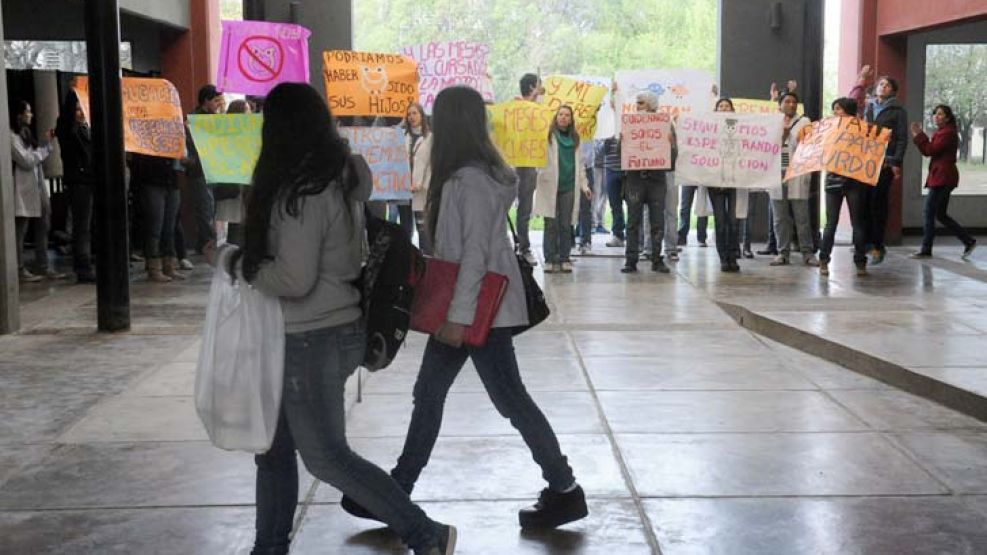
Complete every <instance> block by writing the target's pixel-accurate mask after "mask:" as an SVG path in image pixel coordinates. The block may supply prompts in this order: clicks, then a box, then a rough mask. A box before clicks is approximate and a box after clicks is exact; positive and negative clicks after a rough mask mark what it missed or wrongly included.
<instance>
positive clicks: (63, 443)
mask: <svg viewBox="0 0 987 555" xmlns="http://www.w3.org/2000/svg"><path fill="white" fill-rule="evenodd" d="M597 237H600V236H597ZM978 254H979V253H978ZM837 261H838V262H840V263H842V262H847V265H849V262H848V261H847V260H844V259H843V257H842V255H838V258H837ZM620 263H621V260H620V259H619V258H605V257H593V258H589V257H587V258H581V259H579V260H578V261H577V262H576V271H575V273H574V274H572V275H571V276H569V275H551V276H544V277H545V278H547V279H546V291H547V292H548V296H549V299H550V302H551V303H552V305H553V306H554V308H555V311H554V313H553V316H552V318H551V320H550V321H549V322H548V323H546V324H545V325H543V326H542V327H541V328H540V329H537V330H534V331H531V332H529V333H527V334H525V335H522V336H520V337H519V338H518V340H517V344H516V350H517V353H518V358H519V363H520V367H521V370H522V374H523V377H524V379H525V381H526V383H527V384H528V386H529V389H530V390H531V392H532V396H533V397H534V398H535V399H536V400H537V401H538V402H539V404H540V405H541V406H542V408H543V410H544V412H545V413H546V415H547V416H548V418H549V420H550V421H551V422H552V424H553V426H554V427H555V429H556V431H557V432H558V435H559V440H560V443H561V445H562V448H563V450H564V451H565V453H566V454H567V455H568V457H569V461H570V463H571V465H572V466H573V468H574V469H575V472H576V474H577V478H578V479H579V481H580V483H581V484H582V485H583V487H584V489H585V490H586V492H587V495H588V497H589V505H590V516H589V517H588V518H587V519H585V520H583V521H580V522H577V523H574V524H572V525H569V526H566V527H564V528H562V529H560V530H555V531H548V532H539V533H523V532H521V531H520V529H519V528H518V526H517V515H516V511H517V509H518V508H520V507H522V506H524V505H526V504H528V503H530V502H531V500H532V499H533V498H534V497H535V496H537V494H538V491H539V490H540V489H541V488H542V487H543V486H544V484H543V482H542V479H541V477H540V471H539V469H538V467H537V466H536V465H535V464H534V462H532V460H531V455H530V452H529V451H528V449H527V447H526V446H525V444H524V442H523V441H522V440H521V438H520V437H519V436H518V434H517V433H516V432H515V431H514V430H513V429H512V428H511V427H510V425H509V424H508V422H507V421H506V420H505V419H503V418H502V417H501V416H500V415H499V414H498V413H497V412H496V410H495V409H494V408H493V406H492V404H491V403H490V401H489V399H488V398H487V396H486V394H485V392H484V390H483V386H482V384H481V383H480V381H479V379H478V378H477V376H476V372H475V370H473V368H472V366H471V365H470V364H467V365H466V367H465V368H464V369H463V371H462V373H461V375H460V376H459V378H458V381H457V383H456V385H455V386H454V387H453V389H452V391H451V393H450V395H449V398H448V401H447V404H446V413H445V419H444V425H443V429H442V433H441V436H440V438H439V441H438V444H437V445H436V448H435V451H434V452H433V454H432V458H431V462H430V464H429V466H428V467H427V468H426V470H425V472H424V474H423V475H422V477H421V479H420V481H419V482H418V484H417V485H416V488H415V492H414V495H413V496H412V497H413V499H414V500H416V501H417V502H420V503H421V505H422V507H423V508H424V509H425V510H426V511H427V512H428V513H429V514H430V515H432V516H433V517H434V518H436V519H439V520H443V521H448V522H451V523H454V524H456V525H457V526H458V527H459V530H460V537H461V540H460V544H459V549H458V550H457V553H466V554H524V555H527V554H531V555H536V554H553V555H554V554H568V553H572V554H605V555H635V554H639V553H640V554H649V553H652V554H654V553H662V554H673V555H674V554H699V553H702V554H707V553H708V554H746V553H750V554H813V555H814V554H819V553H824V554H841V555H842V554H847V553H861V554H879V555H880V554H899V553H908V554H912V553H920V554H924V553H928V554H933V553H935V554H941V553H949V554H953V553H968V554H975V553H984V552H987V463H985V462H984V461H987V425H985V424H984V423H983V422H980V421H977V420H974V419H972V418H969V417H966V416H963V415H960V414H958V413H955V412H953V411H950V410H948V409H945V408H942V407H941V406H938V405H935V404H933V403H931V402H928V401H925V400H923V399H920V398H917V397H913V396H911V395H908V394H905V393H902V392H899V391H897V390H894V389H893V388H890V387H889V386H887V385H885V384H882V383H880V382H877V381H874V380H871V379H869V378H866V377H863V376H861V375H858V374H856V373H853V372H851V371H849V370H846V369H844V368H842V367H839V366H836V365H834V364H831V363H829V362H826V361H823V360H821V359H818V358H814V357H812V356H809V355H806V354H803V353H801V352H799V351H797V350H794V349H791V348H789V347H786V346H784V345H781V344H778V343H775V342H773V341H770V340H767V339H764V338H761V337H757V336H755V335H753V334H751V333H750V332H748V331H747V330H745V329H743V328H741V327H740V326H739V325H737V324H736V323H734V321H733V320H732V319H730V318H729V317H727V316H726V314H725V313H724V312H723V311H722V310H720V309H719V308H718V307H717V306H716V304H715V302H714V301H715V300H717V299H722V298H725V297H727V298H730V299H732V300H738V299H746V300H749V301H751V302H753V301H757V302H759V303H761V305H760V306H761V307H762V308H764V309H765V310H770V311H772V312H775V313H777V314H780V315H782V316H783V317H785V318H789V319H790V321H791V322H798V324H799V325H800V326H805V327H806V328H807V329H811V330H814V331H816V332H818V333H822V334H839V333H843V334H846V336H847V338H848V340H849V339H850V338H856V339H859V341H860V342H861V343H860V345H861V348H866V349H870V350H873V351H874V352H882V353H883V352H894V353H899V354H901V353H904V354H901V356H907V357H910V358H911V359H912V361H913V362H914V361H916V360H923V361H925V362H928V363H929V364H939V365H941V364H945V363H948V366H946V367H942V368H940V369H939V370H940V371H942V372H950V373H952V374H954V375H956V376H961V375H965V376H966V378H965V379H967V380H968V381H973V382H977V381H978V375H977V374H976V373H975V369H976V368H977V366H976V365H977V364H979V362H978V361H979V360H980V358H979V357H981V356H982V354H981V353H982V352H983V348H982V344H983V343H982V342H981V343H980V344H977V343H976V341H977V340H978V338H979V334H981V333H983V332H982V330H984V329H985V328H987V325H985V324H987V283H984V282H982V281H979V280H977V279H974V278H972V277H969V276H965V275H959V274H957V273H955V272H953V271H948V270H944V269H941V268H937V267H934V266H927V265H923V264H919V263H917V262H914V261H909V260H905V259H903V258H894V257H893V258H891V259H889V262H887V263H886V266H884V267H883V268H880V269H876V270H875V271H874V275H873V276H872V277H873V278H874V279H873V280H872V281H871V282H868V283H858V282H856V281H854V279H853V278H852V277H851V276H850V275H849V273H848V269H847V271H846V272H845V271H844V270H842V269H838V270H837V271H835V272H834V276H833V277H831V278H830V280H829V281H828V282H827V281H824V280H820V279H819V278H818V276H817V275H815V274H813V273H812V272H811V270H808V269H804V268H798V267H790V268H780V269H779V268H768V266H767V260H766V259H760V260H755V261H753V262H745V263H744V271H743V273H741V274H739V275H726V274H720V273H719V271H718V267H717V266H716V262H715V250H714V249H712V248H709V249H700V248H697V247H689V248H687V249H686V251H685V252H684V254H683V258H682V260H681V261H680V262H678V263H677V266H676V267H675V272H674V273H673V274H671V275H658V274H653V273H651V272H648V271H643V272H641V273H639V274H637V275H632V276H626V275H622V274H620V273H619V272H618V271H617V270H618V268H619V265H620ZM973 264H974V265H976V264H980V262H978V261H975V262H974V263H973ZM642 268H646V267H645V266H642ZM885 271H886V273H885ZM974 271H979V270H976V269H975V268H974ZM207 287H208V273H207V272H206V271H205V270H200V271H199V272H198V274H197V275H196V279H195V280H193V281H192V282H191V283H187V284H170V285H147V284H135V288H134V289H135V291H134V299H135V300H134V302H135V306H136V307H137V308H136V309H135V330H136V332H135V333H131V334H126V335H112V336H102V335H100V336H97V335H93V334H90V333H88V332H87V331H86V329H87V328H88V327H89V326H90V325H91V324H90V320H89V318H91V315H92V291H91V288H85V287H64V288H61V289H58V290H56V291H54V292H53V293H52V294H50V295H44V294H40V293H37V292H35V293H34V294H33V296H32V297H30V298H32V299H36V300H34V301H33V302H32V303H31V304H29V305H27V306H26V307H25V310H26V311H32V307H34V312H32V314H30V315H29V316H27V317H26V318H25V320H26V323H27V328H28V329H29V330H33V332H34V334H33V335H18V336H8V337H0V351H2V352H3V357H2V359H3V360H0V401H2V403H0V538H2V540H0V553H12V554H13V553H17V554H21V553H32V554H35V553H65V554H73V555H74V554H78V553H94V554H97V553H98V554H103V553H140V554H145V553H151V554H157V553H183V554H200V553H201V554H210V555H211V554H223V553H240V554H243V553H247V552H249V549H250V547H251V544H252V540H253V517H254V509H253V506H252V503H253V490H254V486H253V480H254V466H253V461H252V458H251V457H250V456H249V455H247V454H241V453H230V452H224V451H221V450H219V449H216V448H214V447H213V446H212V445H211V444H210V443H209V442H208V441H206V440H205V437H206V436H205V434H204V432H203V430H202V427H201V425H200V424H199V422H198V420H197V418H196V415H195V411H194V406H193V403H192V397H191V395H192V387H193V383H194V372H195V360H196V349H197V337H196V332H195V331H194V330H195V327H196V326H197V325H198V319H201V314H202V303H204V299H205V290H206V289H207ZM766 288H769V289H770V290H767V289H766ZM940 288H943V289H947V290H948V291H950V292H952V291H964V292H965V294H966V295H968V298H969V300H970V304H969V305H968V304H966V303H963V304H958V303H955V298H954V297H952V296H951V295H950V294H947V293H946V291H942V292H940ZM72 290H74V292H73V291H72ZM892 293H894V294H892ZM172 305H174V306H175V307H177V309H176V310H174V311H170V310H168V309H167V307H170V306H172ZM966 306H975V307H980V308H982V309H983V310H984V311H985V313H984V315H980V314H978V313H976V312H975V311H971V310H965V309H964V310H962V312H963V314H962V315H960V314H958V312H960V311H961V310H960V309H961V308H963V307H966ZM874 307H884V308H887V309H888V311H875V310H874ZM867 311H871V312H873V317H868V318H867V322H868V324H863V323H861V321H862V319H863V316H861V314H860V313H862V312H863V313H866V312H867ZM889 311H893V314H892V313H890V312H889ZM954 313H956V315H958V316H962V317H958V318H954V317H953V315H954ZM782 316H779V317H782ZM933 338H935V339H936V341H937V343H935V345H937V346H938V347H937V348H936V349H930V348H928V344H925V347H926V348H924V349H923V346H922V345H921V344H919V343H918V342H919V341H927V340H932V339H933ZM423 347H424V339H423V338H422V337H421V336H419V335H412V336H411V337H410V339H409V341H408V344H407V346H406V348H404V349H403V350H402V352H401V354H400V356H399V358H398V360H397V361H396V362H395V363H394V365H393V366H392V367H391V368H388V369H386V370H383V371H381V372H378V373H375V374H370V375H366V379H365V381H364V383H363V388H362V402H360V403H355V404H353V405H352V408H351V409H350V411H349V419H348V424H349V432H350V437H351V438H352V441H351V443H352V446H353V448H354V450H356V451H357V452H358V453H361V454H362V455H364V456H366V457H367V458H368V459H370V460H372V461H374V462H376V463H378V464H379V465H381V466H382V467H384V468H385V469H388V468H390V466H391V465H393V463H394V461H395V459H396V457H397V455H398V454H399V452H400V450H401V446H402V443H403V439H404V435H405V432H406V428H407V423H408V419H409V416H410V412H411V389H412V387H413V384H414V380H415V375H416V371H417V366H418V364H419V362H420V359H421V354H422V350H423ZM919 357H924V358H919ZM354 396H355V392H351V397H350V398H349V399H350V401H351V402H352V401H353V400H354ZM303 473H304V471H303ZM302 478H303V479H302V480H301V484H302V487H301V491H300V493H299V497H300V501H301V505H300V507H299V512H298V515H297V535H296V539H295V542H294V548H293V552H294V553H298V554H322V553H325V554H329V553H345V554H354V555H359V554H371V553H389V554H397V553H405V551H404V549H403V547H402V546H401V544H400V541H399V540H398V539H397V538H396V536H394V535H393V534H392V533H390V532H389V531H387V530H386V529H382V528H381V527H380V526H379V525H378V524H376V523H374V522H371V521H364V520H359V519H355V518H352V517H350V516H349V515H347V514H346V513H344V512H343V511H341V510H340V509H339V506H338V502H339V498H340V494H339V492H338V491H336V490H335V489H334V488H332V487H330V486H328V485H325V484H321V483H319V482H317V481H316V480H314V478H312V477H311V476H309V475H308V474H307V473H304V476H303V477H302Z"/></svg>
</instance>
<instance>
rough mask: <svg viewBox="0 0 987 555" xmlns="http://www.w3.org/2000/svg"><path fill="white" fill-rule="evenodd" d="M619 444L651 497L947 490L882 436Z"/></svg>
mask: <svg viewBox="0 0 987 555" xmlns="http://www.w3.org/2000/svg"><path fill="white" fill-rule="evenodd" d="M617 442H618V445H619V446H620V449H621V452H622V453H623V455H624V458H625V460H626V461H627V464H628V467H629V468H630V471H631V475H632V476H633V479H634V483H635V485H636V486H637V489H638V492H640V494H641V495H643V496H646V497H666V496H686V497H689V496H762V495H893V494H903V493H907V494H931V493H945V492H946V491H947V490H946V489H945V488H944V487H943V486H942V485H940V484H939V483H938V482H936V480H935V479H933V478H932V477H931V476H929V475H928V474H927V473H926V472H925V471H923V470H922V469H921V468H919V467H918V466H916V465H915V464H914V463H913V462H912V461H911V460H909V459H908V458H906V457H905V455H903V454H901V453H900V452H899V451H898V450H897V449H895V448H894V447H892V446H891V445H890V444H889V443H888V442H887V441H886V440H884V439H883V438H882V437H881V436H880V435H878V434H866V433H864V434H822V433H816V434H697V435H693V434H683V435H651V434H647V435H646V434H632V435H624V434H622V435H619V436H618V439H617Z"/></svg>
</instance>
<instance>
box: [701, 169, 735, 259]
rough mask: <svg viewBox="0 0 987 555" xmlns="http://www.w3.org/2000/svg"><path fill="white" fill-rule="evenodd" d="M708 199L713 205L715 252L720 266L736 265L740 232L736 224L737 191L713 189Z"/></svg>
mask: <svg viewBox="0 0 987 555" xmlns="http://www.w3.org/2000/svg"><path fill="white" fill-rule="evenodd" d="M708 190H709V199H710V201H711V202H712V204H713V223H714V224H715V225H716V252H717V254H719V255H720V264H730V263H736V262H737V259H739V258H740V230H739V227H738V223H737V217H736V214H737V190H736V189H725V188H718V187H713V188H710V189H708Z"/></svg>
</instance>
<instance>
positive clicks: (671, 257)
mask: <svg viewBox="0 0 987 555" xmlns="http://www.w3.org/2000/svg"><path fill="white" fill-rule="evenodd" d="M668 259H669V260H678V259H679V253H678V251H677V250H672V251H668Z"/></svg>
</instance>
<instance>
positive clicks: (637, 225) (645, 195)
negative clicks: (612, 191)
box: [620, 91, 675, 274]
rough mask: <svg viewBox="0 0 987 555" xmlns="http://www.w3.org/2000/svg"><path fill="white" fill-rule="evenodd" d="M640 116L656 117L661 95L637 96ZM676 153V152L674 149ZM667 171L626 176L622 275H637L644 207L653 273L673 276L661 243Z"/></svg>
mask: <svg viewBox="0 0 987 555" xmlns="http://www.w3.org/2000/svg"><path fill="white" fill-rule="evenodd" d="M637 111H638V113H655V112H657V111H658V95H656V94H655V93H653V92H648V91H646V92H641V93H638V95H637ZM672 150H674V149H672ZM674 156H675V154H674V152H672V153H671V156H669V160H668V161H669V163H670V164H671V163H672V159H674ZM667 173H668V172H667V171H665V170H634V171H627V172H626V179H625V182H624V198H625V199H626V200H627V248H626V249H625V250H624V257H625V261H624V267H623V268H621V270H620V271H621V272H623V273H625V274H626V273H633V272H636V271H637V261H638V257H639V256H640V243H641V222H642V219H643V217H644V206H645V205H647V207H648V219H649V221H650V224H651V244H652V249H653V251H652V254H651V269H652V270H653V271H655V272H661V273H664V274H667V273H669V272H670V270H669V269H668V266H666V265H665V262H664V260H663V257H662V255H661V247H662V240H663V239H664V237H665V193H666V187H667Z"/></svg>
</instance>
